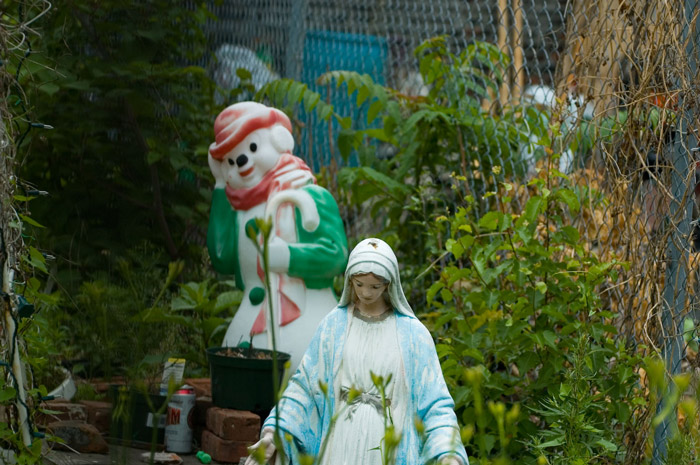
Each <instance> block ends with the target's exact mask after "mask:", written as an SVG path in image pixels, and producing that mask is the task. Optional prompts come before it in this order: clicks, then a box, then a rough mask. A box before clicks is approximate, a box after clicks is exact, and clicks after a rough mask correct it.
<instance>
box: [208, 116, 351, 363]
mask: <svg viewBox="0 0 700 465" xmlns="http://www.w3.org/2000/svg"><path fill="white" fill-rule="evenodd" d="M291 130H292V127H291V122H290V121H289V118H288V117H287V116H286V115H285V114H284V113H283V112H281V111H279V110H277V109H275V108H270V107H267V106H265V105H262V104H260V103H255V102H241V103H237V104H235V105H231V106H229V107H228V108H226V109H225V110H223V111H222V112H221V114H219V116H218V117H217V118H216V121H215V122H214V133H215V142H214V143H212V144H211V146H210V147H209V167H210V169H211V172H212V174H213V175H214V179H215V180H216V184H215V186H214V192H213V194H212V206H211V213H210V218H209V230H208V234H207V245H208V248H209V255H210V257H211V261H212V265H213V266H214V268H215V269H216V270H217V271H219V272H220V273H222V274H229V275H234V276H235V280H236V285H237V287H238V288H239V289H242V290H243V291H244V297H243V301H242V303H241V305H240V307H239V308H238V311H237V312H236V314H235V316H234V318H233V320H232V321H231V324H230V325H229V327H228V330H227V331H226V335H225V336H224V345H225V346H229V347H233V346H237V345H239V344H240V343H242V342H248V341H249V340H250V339H251V337H252V343H253V347H255V348H271V347H270V344H269V340H270V338H269V331H268V324H269V322H268V321H267V319H268V318H267V312H268V302H269V301H270V300H271V301H272V303H273V305H274V309H275V312H276V315H275V318H274V323H275V329H274V330H275V335H276V337H277V340H276V345H277V349H278V350H281V351H282V352H287V353H289V354H291V356H292V359H291V364H292V367H291V368H292V370H295V369H296V366H297V365H298V364H299V361H300V360H301V357H302V355H303V354H304V351H305V349H306V347H307V345H308V343H309V341H310V340H311V337H312V336H313V334H314V332H315V331H316V328H317V326H318V324H319V322H320V321H321V319H322V318H323V317H324V316H325V315H326V314H327V313H328V312H329V311H330V310H331V309H332V308H333V307H335V305H336V304H337V298H336V296H335V294H334V292H333V290H332V284H333V279H334V277H335V276H336V275H338V274H341V273H342V272H343V270H344V269H345V265H346V264H347V257H348V246H347V239H346V237H345V230H344V228H343V222H342V219H341V218H340V214H339V211H338V205H337V204H336V202H335V199H334V198H333V196H332V195H331V194H330V193H329V192H328V191H327V190H326V189H324V188H322V187H320V186H317V185H316V184H315V182H316V181H315V178H314V176H313V174H312V173H311V170H310V169H309V167H308V166H307V165H306V164H305V163H304V162H303V160H301V159H300V158H298V157H296V156H294V155H292V150H293V148H294V138H293V137H292V133H291ZM264 217H265V218H270V219H271V220H272V224H273V233H272V237H271V239H270V242H269V261H270V263H269V265H270V271H271V272H272V273H271V281H272V291H273V292H271V293H270V294H271V295H267V293H266V291H265V285H264V273H263V267H262V262H261V260H262V259H261V257H259V254H258V252H257V250H256V248H255V244H253V242H252V241H251V239H250V238H249V237H248V236H247V233H246V229H247V227H248V226H249V225H254V224H255V219H256V218H264Z"/></svg>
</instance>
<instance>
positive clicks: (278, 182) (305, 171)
mask: <svg viewBox="0 0 700 465" xmlns="http://www.w3.org/2000/svg"><path fill="white" fill-rule="evenodd" d="M309 183H314V184H315V183H316V179H315V178H314V176H313V174H312V173H311V169H310V168H309V167H308V166H307V165H306V163H304V161H303V160H302V159H301V158H299V157H295V156H294V155H292V154H289V153H285V154H283V155H282V156H281V157H280V159H279V161H278V162H277V164H276V165H275V167H274V168H273V169H271V170H270V171H269V172H267V173H266V174H265V176H263V178H262V180H260V182H259V183H258V185H257V186H255V187H252V188H250V189H230V188H229V187H228V186H226V195H227V197H228V199H229V202H231V205H232V206H233V208H235V209H236V210H249V209H251V208H253V207H254V206H256V205H260V204H261V203H263V202H267V200H268V198H269V197H270V196H272V195H274V194H275V193H276V192H279V191H283V190H287V189H296V188H299V187H301V186H304V185H307V184H309ZM294 215H295V213H294V206H293V205H291V204H282V205H281V206H280V207H279V209H278V210H277V211H276V212H275V221H276V224H275V234H276V235H277V236H279V237H281V238H282V239H284V240H285V241H287V242H288V243H293V242H296V241H297V240H298V237H297V232H296V228H295V226H294V221H291V223H292V225H291V230H290V228H289V227H287V228H285V227H280V226H281V225H283V224H285V222H284V221H283V220H282V218H283V217H286V218H287V222H286V224H287V225H289V223H290V221H289V218H292V219H293V218H294ZM257 273H258V276H259V277H260V280H261V281H263V282H264V281H265V275H264V273H263V269H262V266H261V264H260V257H258V262H257ZM277 277H278V279H277V283H278V285H277V292H273V293H272V294H273V295H272V297H273V298H274V308H275V309H277V311H278V312H279V317H278V320H277V321H278V323H277V324H279V325H280V326H285V325H287V324H289V323H291V322H292V321H294V320H296V319H297V318H299V317H300V316H301V310H302V309H303V308H304V307H305V306H306V299H305V295H306V286H305V284H304V281H303V280H302V279H300V278H294V277H292V276H288V275H286V274H283V273H280V274H279V275H277ZM270 297H271V296H269V295H268V296H265V300H264V301H263V303H262V305H261V306H260V312H259V313H258V316H257V317H256V319H255V322H254V323H253V327H252V328H251V330H250V334H260V333H262V332H263V331H265V329H266V325H267V308H268V306H269V302H270Z"/></svg>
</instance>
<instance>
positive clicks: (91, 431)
mask: <svg viewBox="0 0 700 465" xmlns="http://www.w3.org/2000/svg"><path fill="white" fill-rule="evenodd" d="M46 429H47V431H48V432H49V433H50V434H52V435H54V436H57V437H59V438H61V439H63V441H64V443H65V446H69V447H70V448H71V449H75V450H77V451H78V452H84V453H95V454H106V453H107V452H109V446H108V445H107V442H106V441H105V440H104V438H103V437H102V435H101V434H100V432H99V431H97V428H95V427H94V426H92V425H90V424H88V423H83V422H81V421H75V420H67V421H55V422H53V423H50V424H49V425H48V426H47V427H46ZM56 446H57V447H59V448H65V446H64V445H63V444H59V443H56ZM69 450H70V449H69Z"/></svg>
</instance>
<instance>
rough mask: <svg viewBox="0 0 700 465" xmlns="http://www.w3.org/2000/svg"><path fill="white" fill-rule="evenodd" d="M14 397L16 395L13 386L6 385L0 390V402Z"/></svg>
mask: <svg viewBox="0 0 700 465" xmlns="http://www.w3.org/2000/svg"><path fill="white" fill-rule="evenodd" d="M15 397H17V391H16V390H15V388H13V387H6V388H5V389H2V390H0V403H2V402H7V401H8V400H11V399H14V398H15Z"/></svg>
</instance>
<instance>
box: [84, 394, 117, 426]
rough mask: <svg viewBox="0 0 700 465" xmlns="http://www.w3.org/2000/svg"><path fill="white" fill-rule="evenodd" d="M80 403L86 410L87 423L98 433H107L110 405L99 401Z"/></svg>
mask: <svg viewBox="0 0 700 465" xmlns="http://www.w3.org/2000/svg"><path fill="white" fill-rule="evenodd" d="M80 403H81V404H82V405H84V406H85V408H86V409H87V422H88V423H90V424H91V425H92V426H94V427H95V428H97V430H98V431H99V432H100V433H103V434H105V433H109V423H110V421H111V416H110V414H111V409H112V404H110V403H109V402H102V401H99V400H81V401H80Z"/></svg>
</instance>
